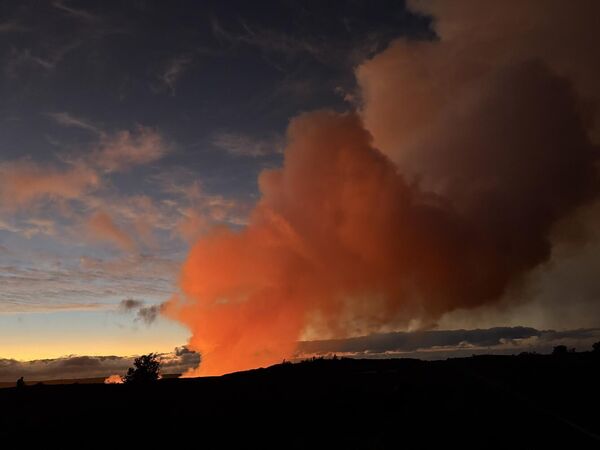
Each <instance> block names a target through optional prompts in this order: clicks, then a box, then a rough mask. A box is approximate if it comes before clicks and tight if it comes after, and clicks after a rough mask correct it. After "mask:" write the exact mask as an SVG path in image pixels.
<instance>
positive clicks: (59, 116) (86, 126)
mask: <svg viewBox="0 0 600 450" xmlns="http://www.w3.org/2000/svg"><path fill="white" fill-rule="evenodd" d="M46 115H47V116H48V117H50V118H52V119H53V120H54V121H55V122H56V123H58V124H59V125H62V126H65V127H74V128H81V129H82V130H87V131H91V132H92V133H95V134H98V135H104V131H102V129H100V128H99V127H98V126H96V125H94V124H93V123H92V122H90V121H88V120H85V119H82V118H80V117H75V116H73V115H72V114H69V113H67V112H51V113H47V114H46Z"/></svg>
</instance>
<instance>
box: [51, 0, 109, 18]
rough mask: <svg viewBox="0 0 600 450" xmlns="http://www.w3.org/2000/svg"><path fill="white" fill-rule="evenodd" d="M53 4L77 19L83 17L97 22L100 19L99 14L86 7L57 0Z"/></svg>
mask: <svg viewBox="0 0 600 450" xmlns="http://www.w3.org/2000/svg"><path fill="white" fill-rule="evenodd" d="M52 6H53V7H54V8H56V9H59V10H61V11H63V12H65V13H66V14H68V15H70V16H72V17H74V18H77V19H82V20H85V21H88V22H95V21H97V20H99V17H98V16H97V15H95V14H92V13H90V12H89V11H86V10H85V9H81V8H73V7H72V6H68V5H67V4H66V2H65V1H55V2H53V3H52Z"/></svg>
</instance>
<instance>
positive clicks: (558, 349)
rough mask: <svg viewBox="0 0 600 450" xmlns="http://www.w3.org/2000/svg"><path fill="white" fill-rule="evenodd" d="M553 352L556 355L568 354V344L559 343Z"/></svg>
mask: <svg viewBox="0 0 600 450" xmlns="http://www.w3.org/2000/svg"><path fill="white" fill-rule="evenodd" d="M552 354H553V355H554V356H564V355H566V354H567V346H566V345H557V346H556V347H554V349H553V350H552Z"/></svg>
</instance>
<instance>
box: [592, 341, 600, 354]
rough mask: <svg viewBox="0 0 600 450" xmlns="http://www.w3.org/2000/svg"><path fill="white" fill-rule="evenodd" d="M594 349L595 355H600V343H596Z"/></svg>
mask: <svg viewBox="0 0 600 450" xmlns="http://www.w3.org/2000/svg"><path fill="white" fill-rule="evenodd" d="M592 348H593V349H594V353H598V354H600V341H598V342H594V344H593V345H592Z"/></svg>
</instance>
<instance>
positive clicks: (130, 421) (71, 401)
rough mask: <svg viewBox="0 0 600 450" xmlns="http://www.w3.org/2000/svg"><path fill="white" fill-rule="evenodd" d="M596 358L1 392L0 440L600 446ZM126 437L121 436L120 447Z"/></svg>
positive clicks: (286, 367) (468, 361) (327, 365)
mask: <svg viewBox="0 0 600 450" xmlns="http://www.w3.org/2000/svg"><path fill="white" fill-rule="evenodd" d="M599 376H600V358H599V357H598V352H596V353H593V352H587V353H573V352H568V353H566V354H561V355H537V354H522V355H519V356H474V357H470V358H457V359H449V360H445V361H421V360H414V359H385V360H368V359H362V360H359V359H344V358H342V359H333V360H332V359H314V360H309V361H305V362H301V363H295V364H291V363H283V364H279V365H275V366H272V367H269V368H266V369H256V370H251V371H247V372H238V373H234V374H229V375H225V376H222V377H206V378H189V379H173V378H171V379H164V380H160V381H158V382H157V383H155V384H153V385H148V386H137V387H136V386H127V385H103V384H71V385H66V384H63V385H34V386H27V387H26V388H24V389H16V388H10V389H2V390H0V405H2V408H1V410H0V436H2V437H4V438H5V439H8V438H21V439H22V438H23V437H24V436H25V437H28V436H29V437H31V436H37V437H40V436H41V437H43V439H44V441H45V442H50V441H55V440H57V441H60V442H67V441H70V440H73V441H74V442H88V441H89V439H90V438H91V437H92V436H93V439H94V441H96V442H100V441H102V440H106V442H113V443H114V442H117V441H118V442H123V439H127V436H128V437H129V438H130V439H132V442H136V443H138V444H139V443H140V442H142V441H147V442H150V441H152V440H153V439H156V438H157V437H158V436H162V437H166V438H168V441H169V442H170V443H171V444H172V445H171V446H173V447H174V446H176V445H187V443H190V442H193V443H194V444H195V446H197V447H198V448H293V449H303V448H344V449H363V448H364V449H387V448H432V447H433V446H438V445H439V446H442V445H443V446H444V447H448V446H452V447H454V446H458V448H498V447H504V448H543V447H545V446H552V447H556V446H557V445H559V446H568V448H597V447H598V446H599V445H600V422H598V420H597V408H598V405H599V404H600V402H599V401H600V388H599V384H598V380H599V379H600V377H599ZM122 436H124V437H122Z"/></svg>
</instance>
